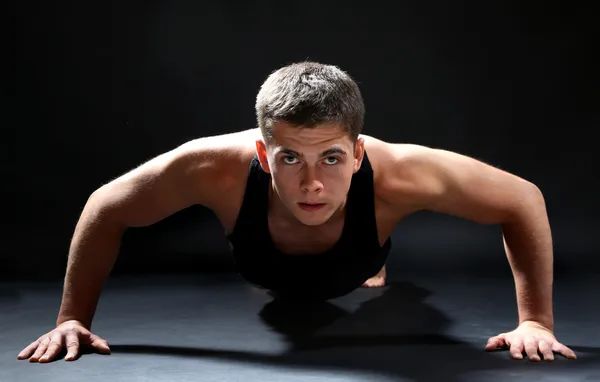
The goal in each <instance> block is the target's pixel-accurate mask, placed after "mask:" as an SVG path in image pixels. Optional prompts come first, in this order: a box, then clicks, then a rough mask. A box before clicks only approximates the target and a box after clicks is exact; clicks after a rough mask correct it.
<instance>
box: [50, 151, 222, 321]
mask: <svg viewBox="0 0 600 382" xmlns="http://www.w3.org/2000/svg"><path fill="white" fill-rule="evenodd" d="M210 143H211V142H210V140H209V139H206V140H205V141H204V142H200V144H192V143H190V144H186V145H183V146H181V147H178V148H176V149H174V150H172V151H170V152H167V153H165V154H162V155H160V156H158V157H156V158H154V159H152V160H150V161H148V162H146V163H144V164H143V165H141V166H139V167H138V168H136V169H134V170H132V171H130V172H128V173H126V174H124V175H123V176H121V177H119V178H117V179H115V180H113V181H111V182H110V183H108V184H106V185H104V186H102V187H100V188H99V189H98V190H96V191H95V192H94V193H92V195H91V196H90V197H89V199H88V201H87V203H86V205H85V207H84V208H83V211H82V213H81V216H80V218H79V221H78V223H77V225H76V228H75V232H74V235H73V238H72V242H71V246H70V250H69V258H68V263H67V270H66V276H65V280H64V289H63V298H62V304H61V307H60V312H59V315H58V318H57V325H58V324H60V323H62V322H65V321H67V320H73V319H75V320H79V321H81V322H82V323H83V324H84V325H86V326H87V327H88V328H90V327H91V323H92V319H93V316H94V313H95V309H96V305H97V302H98V298H99V296H100V293H101V289H102V287H103V284H104V281H105V280H106V278H107V277H108V275H109V273H110V272H111V270H112V268H113V266H114V263H115V261H116V258H117V255H118V252H119V248H120V244H121V239H122V235H123V233H124V232H125V230H126V229H127V228H129V227H143V226H148V225H151V224H154V223H155V222H158V221H160V220H162V219H164V218H166V217H167V216H169V215H172V214H174V213H175V212H177V211H180V210H182V209H185V208H186V207H188V206H191V205H193V204H202V205H205V206H207V207H209V208H211V206H213V205H214V203H215V201H216V200H217V197H218V194H219V184H220V183H222V182H223V181H224V179H226V178H225V177H226V176H227V171H223V170H224V169H223V163H224V162H222V161H220V160H219V156H221V155H224V152H223V151H222V150H217V149H214V148H212V147H211V144H210ZM208 185H210V187H208Z"/></svg>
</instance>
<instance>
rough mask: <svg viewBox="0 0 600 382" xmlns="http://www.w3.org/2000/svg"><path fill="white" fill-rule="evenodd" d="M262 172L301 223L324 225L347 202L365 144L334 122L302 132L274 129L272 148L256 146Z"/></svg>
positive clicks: (277, 126)
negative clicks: (269, 175)
mask: <svg viewBox="0 0 600 382" xmlns="http://www.w3.org/2000/svg"><path fill="white" fill-rule="evenodd" d="M256 148H257V153H258V158H259V160H260V163H261V166H262V168H263V169H264V170H265V171H266V172H269V173H270V174H271V178H272V180H273V185H274V190H275V197H278V198H279V200H280V201H281V204H282V205H283V206H284V207H285V208H286V209H287V210H288V211H289V212H290V213H291V215H292V216H294V217H295V218H296V219H297V220H299V221H300V222H301V223H303V224H306V225H313V226H314V225H320V224H323V223H325V222H326V221H327V220H328V219H329V218H330V217H331V216H332V215H333V214H334V213H335V212H336V211H337V210H338V209H339V208H340V206H341V205H342V204H344V203H345V201H346V196H347V194H348V190H349V188H350V182H351V180H352V175H353V174H354V173H355V172H356V171H358V169H359V168H360V165H361V162H362V158H363V152H364V149H363V148H364V146H363V140H362V139H361V138H359V139H358V142H356V144H354V143H353V142H352V140H351V139H350V137H349V136H348V134H347V133H346V132H344V131H343V130H342V129H341V128H339V126H337V125H334V124H324V125H319V126H317V127H314V128H298V127H293V126H290V125H288V124H286V123H283V122H278V123H275V124H274V126H273V139H272V141H271V142H269V143H268V144H265V143H264V142H263V141H262V140H258V141H257V142H256Z"/></svg>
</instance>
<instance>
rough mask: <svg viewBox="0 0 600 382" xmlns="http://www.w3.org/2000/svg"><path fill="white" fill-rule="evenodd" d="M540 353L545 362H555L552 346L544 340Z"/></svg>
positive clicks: (541, 343)
mask: <svg viewBox="0 0 600 382" xmlns="http://www.w3.org/2000/svg"><path fill="white" fill-rule="evenodd" d="M539 349H540V353H541V354H542V357H543V358H544V360H545V361H554V353H553V352H552V347H551V346H550V344H549V343H548V342H546V341H544V340H542V341H540V343H539Z"/></svg>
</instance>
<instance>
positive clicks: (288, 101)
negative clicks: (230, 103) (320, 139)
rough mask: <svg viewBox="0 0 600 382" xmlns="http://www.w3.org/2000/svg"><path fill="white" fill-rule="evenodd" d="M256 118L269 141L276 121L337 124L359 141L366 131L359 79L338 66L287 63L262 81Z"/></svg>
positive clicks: (310, 126)
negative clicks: (354, 78)
mask: <svg viewBox="0 0 600 382" xmlns="http://www.w3.org/2000/svg"><path fill="white" fill-rule="evenodd" d="M255 108H256V118H257V122H258V126H259V128H260V130H261V132H262V135H263V137H264V138H265V139H266V140H270V139H271V138H272V131H271V129H272V124H273V122H277V121H282V122H286V123H288V124H290V125H292V126H298V127H303V128H304V127H308V128H312V127H315V126H316V125H319V124H323V123H332V122H333V123H337V124H340V125H341V126H342V128H343V129H345V130H346V132H347V133H348V134H349V135H350V137H351V139H353V140H356V139H357V138H358V135H359V134H360V133H361V132H362V130H363V124H364V115H365V106H364V101H363V98H362V95H361V92H360V90H359V88H358V85H357V84H356V82H355V81H354V80H353V79H352V78H351V77H350V76H349V75H348V74H347V73H346V72H344V71H342V70H341V69H340V68H338V67H337V66H333V65H325V64H321V63H318V62H310V61H307V62H300V63H294V64H291V65H288V66H284V67H282V68H280V69H278V70H276V71H274V72H273V73H271V75H270V76H269V77H268V78H267V79H266V80H265V82H264V83H263V84H262V86H261V88H260V91H259V92H258V95H257V97H256V105H255Z"/></svg>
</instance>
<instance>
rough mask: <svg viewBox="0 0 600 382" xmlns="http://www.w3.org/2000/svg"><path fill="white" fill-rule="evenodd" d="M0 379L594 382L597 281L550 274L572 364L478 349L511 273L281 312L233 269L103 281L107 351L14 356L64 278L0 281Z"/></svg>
mask: <svg viewBox="0 0 600 382" xmlns="http://www.w3.org/2000/svg"><path fill="white" fill-rule="evenodd" d="M0 290H1V294H0V322H1V326H0V381H2V382H13V381H14V382H28V381H38V382H39V381H48V382H50V381H60V382H71V381H72V382H80V381H111V382H112V381H114V382H117V381H128V382H136V381H265V382H266V381H299V380H302V381H488V382H495V381H570V382H575V381H594V380H597V381H600V350H599V349H600V345H598V341H599V340H600V306H599V304H598V298H597V296H598V292H600V282H599V281H598V280H597V279H593V278H589V279H577V280H575V279H574V280H571V281H569V280H560V279H557V280H556V292H555V295H556V296H555V310H556V334H557V337H558V339H559V340H560V341H562V342H563V343H565V344H566V345H568V346H570V347H571V348H572V349H573V350H574V351H575V352H576V353H577V355H578V357H579V358H578V359H577V360H566V359H564V358H562V357H560V356H558V357H557V358H556V360H555V361H553V362H540V363H532V362H529V361H527V360H522V361H516V360H512V359H511V358H510V355H509V353H508V352H507V351H498V352H494V353H487V352H485V351H484V350H483V349H484V346H485V344H486V342H487V339H488V337H490V336H493V335H496V334H498V333H500V332H504V331H509V330H512V329H514V325H515V322H516V306H515V301H514V290H513V284H512V279H501V280H491V279H488V280H483V279H472V278H470V279H467V278H464V279H463V278H460V277H455V276H453V277H452V278H450V277H448V278H447V279H445V280H440V279H433V278H432V279H423V278H419V279H416V278H415V279H411V280H400V281H393V280H392V283H391V284H390V285H389V286H387V287H385V288H383V289H376V290H373V289H360V290H358V291H356V292H355V293H353V294H351V295H349V296H346V297H344V298H340V299H337V300H333V301H331V302H330V303H327V304H323V305H320V306H311V307H302V306H285V304H284V305H282V304H281V303H275V302H273V301H272V299H271V298H270V297H269V296H268V295H266V294H265V293H264V292H263V291H261V290H258V289H255V288H254V287H252V286H250V285H248V284H245V283H243V282H242V281H241V280H240V279H239V277H236V276H232V275H227V276H211V277H206V276H204V277H196V278H195V277H189V276H185V277H150V276H149V277H144V278H135V279H134V278H131V279H115V278H113V279H111V281H110V282H109V284H108V285H107V288H106V290H105V292H104V293H103V295H102V300H101V303H100V305H99V307H98V312H97V315H96V319H95V323H94V328H93V329H94V332H95V333H97V334H98V335H101V336H103V337H104V338H105V339H106V340H108V341H109V343H110V345H111V347H112V354H111V355H109V356H105V355H99V354H88V355H84V356H83V357H82V358H80V359H79V360H77V361H75V362H64V361H63V360H62V359H61V360H59V361H56V362H53V363H50V364H32V363H29V362H28V361H18V360H17V359H16V356H17V353H18V352H19V351H20V350H21V349H22V347H24V346H25V345H26V344H28V343H29V342H31V341H33V340H34V339H35V338H37V337H38V336H40V335H41V334H43V333H44V332H46V331H48V330H49V329H51V327H52V324H53V323H54V321H55V318H56V313H57V309H58V307H59V304H60V297H61V294H60V292H61V290H60V285H59V284H57V283H55V284H19V283H12V284H2V285H1V289H0Z"/></svg>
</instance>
